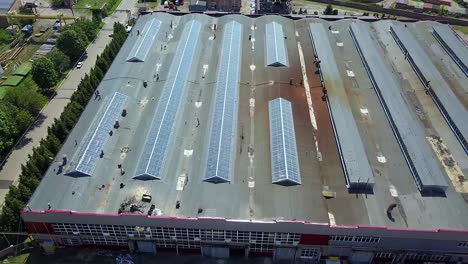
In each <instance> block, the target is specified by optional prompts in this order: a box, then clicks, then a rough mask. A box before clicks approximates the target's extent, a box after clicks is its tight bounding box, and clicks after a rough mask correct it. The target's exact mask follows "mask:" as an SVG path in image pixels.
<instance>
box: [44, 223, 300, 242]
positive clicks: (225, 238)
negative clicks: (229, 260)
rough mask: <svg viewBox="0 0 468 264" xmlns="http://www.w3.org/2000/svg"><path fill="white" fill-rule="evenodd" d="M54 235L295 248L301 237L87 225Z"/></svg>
mask: <svg viewBox="0 0 468 264" xmlns="http://www.w3.org/2000/svg"><path fill="white" fill-rule="evenodd" d="M52 226H53V228H54V231H55V232H56V233H58V234H64V235H84V236H106V237H109V236H110V237H113V236H117V237H128V236H130V237H142V238H154V239H166V240H191V241H220V242H234V243H257V244H274V243H276V244H287V245H297V244H298V243H299V240H300V234H296V233H275V232H244V231H231V230H203V229H182V228H172V227H136V226H112V225H88V224H61V223H58V224H53V225H52Z"/></svg>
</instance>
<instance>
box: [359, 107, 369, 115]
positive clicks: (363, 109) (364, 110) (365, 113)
mask: <svg viewBox="0 0 468 264" xmlns="http://www.w3.org/2000/svg"><path fill="white" fill-rule="evenodd" d="M360 111H361V114H363V115H369V110H368V109H367V108H366V107H362V108H361V109H360Z"/></svg>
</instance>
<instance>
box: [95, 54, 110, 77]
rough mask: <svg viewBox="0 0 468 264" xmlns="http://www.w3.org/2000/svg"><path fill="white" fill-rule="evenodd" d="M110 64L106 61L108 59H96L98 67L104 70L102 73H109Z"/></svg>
mask: <svg viewBox="0 0 468 264" xmlns="http://www.w3.org/2000/svg"><path fill="white" fill-rule="evenodd" d="M109 65H110V64H109V62H107V61H106V59H105V58H104V57H98V58H97V59H96V66H97V67H98V68H99V69H101V70H102V72H103V73H104V72H107V70H108V69H109Z"/></svg>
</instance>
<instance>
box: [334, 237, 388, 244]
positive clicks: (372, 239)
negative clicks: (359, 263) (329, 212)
mask: <svg viewBox="0 0 468 264" xmlns="http://www.w3.org/2000/svg"><path fill="white" fill-rule="evenodd" d="M330 241H340V242H356V243H379V241H380V237H366V236H330Z"/></svg>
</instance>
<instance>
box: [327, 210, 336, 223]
mask: <svg viewBox="0 0 468 264" xmlns="http://www.w3.org/2000/svg"><path fill="white" fill-rule="evenodd" d="M328 219H329V220H330V225H332V226H334V225H336V221H335V215H333V214H332V213H330V212H328Z"/></svg>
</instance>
